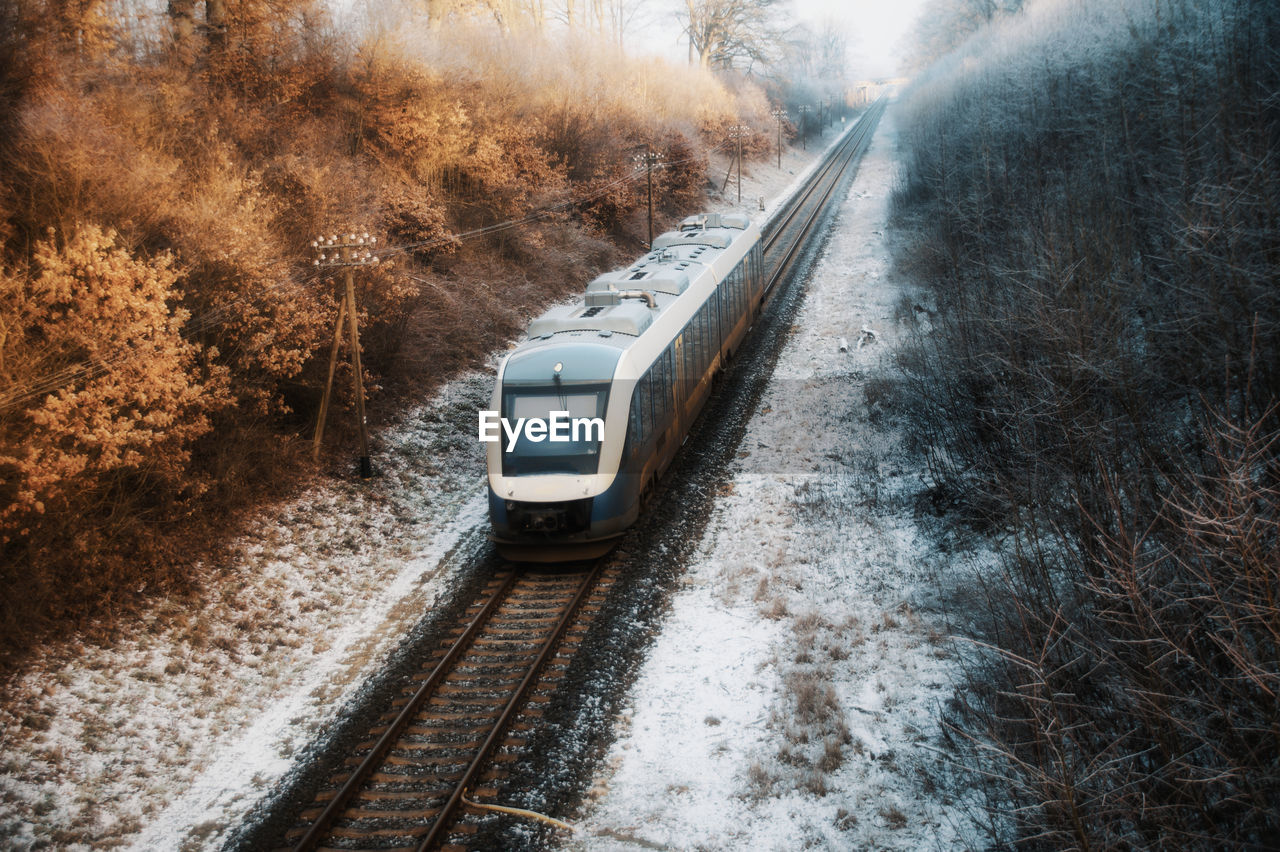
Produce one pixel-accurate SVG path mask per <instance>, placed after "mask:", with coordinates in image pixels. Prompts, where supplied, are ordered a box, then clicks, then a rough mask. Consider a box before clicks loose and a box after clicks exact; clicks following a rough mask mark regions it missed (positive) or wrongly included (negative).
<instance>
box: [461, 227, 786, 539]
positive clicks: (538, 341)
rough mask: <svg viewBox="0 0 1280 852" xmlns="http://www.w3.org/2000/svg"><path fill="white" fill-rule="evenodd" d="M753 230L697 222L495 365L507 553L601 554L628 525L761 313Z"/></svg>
mask: <svg viewBox="0 0 1280 852" xmlns="http://www.w3.org/2000/svg"><path fill="white" fill-rule="evenodd" d="M762 297H763V293H762V282H761V243H760V230H759V228H758V227H756V226H755V225H754V224H753V223H752V222H751V221H750V220H749V219H748V218H747V217H746V216H743V215H737V214H725V215H719V214H714V213H712V214H703V215H699V216H692V217H690V218H688V219H685V220H684V222H682V223H681V224H680V228H679V230H677V231H671V232H669V233H666V234H663V235H662V236H660V237H658V238H657V239H656V240H654V242H653V247H652V249H651V250H650V252H649V253H648V254H647V255H645V256H644V257H642V258H640V259H639V260H637V261H636V262H635V263H634V264H632V265H631V266H629V267H628V268H626V269H622V270H615V271H613V272H608V273H605V274H604V275H601V276H599V277H598V278H596V279H595V280H594V281H592V282H591V283H590V284H589V285H587V291H586V293H585V294H584V296H583V298H582V300H581V301H578V302H575V303H574V304H571V305H561V306H558V307H555V308H552V309H551V310H549V311H547V312H546V313H544V314H543V315H542V316H540V317H538V318H537V319H535V320H533V322H531V323H530V324H529V330H528V337H527V339H526V340H525V341H524V342H523V343H521V344H520V345H519V346H518V347H517V348H516V349H515V350H513V351H512V352H511V353H510V354H508V355H507V357H506V358H505V359H504V360H503V362H502V365H501V367H499V369H498V378H497V385H496V387H495V389H494V393H493V401H492V403H491V408H492V410H491V411H489V412H481V417H480V433H481V437H482V439H484V440H487V441H488V442H489V443H488V445H487V451H488V457H487V461H488V473H489V516H490V520H491V522H492V525H493V538H494V541H495V542H496V543H497V546H498V550H499V552H500V553H502V554H503V555H504V556H506V557H508V558H511V559H517V560H524V561H554V560H559V559H564V558H575V557H576V558H592V557H595V556H599V555H602V554H603V553H605V552H607V551H608V550H609V548H610V547H612V546H613V544H614V542H615V540H616V539H617V537H618V536H620V535H621V534H622V533H623V531H624V530H626V528H627V527H629V526H630V525H631V524H632V523H634V522H635V520H636V517H637V516H638V515H639V512H640V507H641V505H642V503H643V502H644V499H645V497H646V496H647V495H648V493H649V492H650V491H651V490H652V488H653V487H654V485H655V484H656V482H657V480H658V477H659V476H661V474H662V473H663V471H665V470H666V468H667V466H668V465H669V464H670V463H671V460H672V458H674V456H675V454H676V451H677V450H678V449H679V448H680V445H681V444H682V443H683V441H684V438H685V436H686V435H687V434H688V432H689V427H690V426H691V424H692V423H693V420H694V418H695V417H696V416H697V414H698V412H699V411H700V410H701V408H702V406H703V404H704V403H705V402H706V400H707V397H708V395H709V394H710V391H711V383H712V379H713V378H714V377H715V375H716V374H717V373H718V372H719V371H720V370H721V369H722V368H723V365H724V364H725V362H726V361H727V360H728V359H729V357H730V356H731V355H732V354H733V353H734V352H735V351H736V350H737V349H738V346H739V345H740V344H741V342H742V339H743V337H744V336H745V335H746V333H747V330H748V329H749V328H750V327H751V323H752V321H753V319H754V317H755V315H756V313H757V312H758V311H759V308H760V303H761V300H762Z"/></svg>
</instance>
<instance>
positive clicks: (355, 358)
mask: <svg viewBox="0 0 1280 852" xmlns="http://www.w3.org/2000/svg"><path fill="white" fill-rule="evenodd" d="M346 278H347V302H348V303H349V304H350V305H351V310H350V311H349V312H348V313H347V318H348V320H349V322H350V325H351V367H352V370H353V371H354V372H355V378H356V417H357V418H358V419H359V422H360V478H361V479H368V478H369V477H371V476H373V465H372V464H371V463H370V461H369V429H368V426H367V425H366V424H365V421H364V370H363V368H362V367H361V366H360V330H359V328H358V325H357V322H356V285H355V276H354V275H352V273H351V267H350V266H348V267H347V268H346Z"/></svg>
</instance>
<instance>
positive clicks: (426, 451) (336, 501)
mask: <svg viewBox="0 0 1280 852" xmlns="http://www.w3.org/2000/svg"><path fill="white" fill-rule="evenodd" d="M832 138H833V134H832V133H830V132H828V133H827V138H826V139H825V140H823V147H825V145H826V144H828V143H830V141H831V140H832ZM818 147H819V145H818V144H816V140H814V139H811V140H810V145H809V150H808V151H807V152H793V151H787V152H784V157H783V168H782V170H781V171H779V170H778V169H777V168H776V167H775V164H774V162H773V161H769V162H767V163H752V164H749V166H748V167H747V168H745V169H744V173H743V177H744V189H743V194H744V199H749V200H750V201H751V202H752V203H744V204H743V205H742V206H741V207H740V208H738V209H742V210H744V211H746V212H749V213H750V214H752V215H756V216H758V215H759V211H758V209H757V208H758V204H757V203H755V200H756V199H758V198H759V197H760V196H763V197H765V198H767V199H771V201H770V202H769V203H768V204H767V205H766V206H767V207H768V208H769V209H772V207H773V206H774V205H775V204H776V202H777V199H778V197H779V196H780V195H781V194H782V193H783V192H784V188H786V187H789V186H791V185H793V184H794V183H795V182H796V181H798V180H799V179H800V178H801V177H802V176H803V173H804V171H805V169H806V167H807V166H808V164H809V163H811V162H812V161H813V159H814V157H815V155H816V153H817V149H818ZM725 168H727V164H722V163H720V161H718V160H717V161H715V162H713V164H712V172H713V173H717V174H718V175H719V176H720V177H721V178H722V177H723V170H724V169H725ZM729 190H730V192H731V193H734V194H733V195H730V196H729V197H730V198H736V188H735V187H733V186H731V187H730V188H729ZM721 200H723V199H721ZM734 207H735V205H733V204H723V205H721V206H720V209H732V208H734ZM713 209H714V206H713ZM491 382H492V374H491V373H487V374H473V375H469V376H465V377H463V378H460V379H458V380H456V381H454V382H453V383H451V384H450V385H448V386H447V387H445V388H444V389H443V390H442V391H441V392H440V393H439V394H438V395H437V396H436V397H435V398H434V399H432V400H430V401H428V402H427V403H425V404H424V405H423V406H422V407H421V408H419V409H417V410H415V411H413V412H411V413H410V414H409V416H407V417H406V418H405V420H404V421H403V422H402V423H400V424H398V425H397V426H396V427H394V428H392V429H388V430H385V431H383V432H381V433H380V434H379V435H377V436H376V437H375V447H374V451H375V452H374V456H375V466H376V467H377V469H378V476H377V477H376V478H375V479H373V480H371V481H370V482H368V483H360V482H356V481H333V482H329V483H325V484H320V485H317V486H315V487H313V488H311V489H309V490H308V491H306V492H305V493H304V494H302V495H301V496H300V497H298V498H297V499H296V500H293V501H291V502H289V503H287V504H285V505H282V506H279V507H275V508H273V509H271V510H269V511H267V512H266V513H265V515H264V517H263V518H262V519H261V521H260V522H259V523H257V524H256V525H255V527H254V528H253V529H251V530H249V531H247V532H246V533H245V534H244V536H243V537H242V538H241V539H240V541H239V542H238V543H237V544H236V546H235V548H234V550H233V555H232V557H231V558H230V560H229V561H228V564H227V566H226V567H225V568H224V569H222V570H221V571H220V573H219V575H218V578H217V580H216V581H215V582H214V583H212V584H211V586H210V588H209V589H208V591H207V593H206V594H205V595H204V597H203V599H201V600H199V601H187V600H159V601H157V603H156V604H155V606H154V608H153V609H152V610H151V611H150V612H148V613H146V614H145V615H143V616H142V617H140V618H138V619H136V620H135V621H132V622H130V623H128V624H125V625H123V626H122V629H121V630H120V634H121V635H123V636H126V637H128V638H124V639H121V640H119V641H117V642H115V643H113V644H110V645H103V644H90V643H87V642H86V641H84V640H83V639H81V638H79V637H75V636H72V637H69V638H68V639H66V640H65V641H63V642H58V643H52V644H49V645H47V646H46V647H44V648H43V649H41V650H40V651H39V653H38V654H37V655H36V657H35V660H34V662H33V663H32V664H31V665H30V666H29V667H28V668H27V670H26V671H25V672H24V673H22V674H21V675H19V676H18V677H16V678H15V679H13V680H12V681H10V682H8V683H6V684H4V685H3V687H2V689H3V691H2V693H0V847H3V848H6V849H15V850H20V849H33V848H57V849H67V850H81V849H89V848H93V849H102V848H131V849H135V850H166V852H167V850H177V849H183V850H212V849H218V848H220V847H221V846H222V845H223V844H224V843H225V842H226V841H227V839H228V837H229V835H230V833H231V832H232V831H233V830H234V829H235V827H236V826H237V825H238V824H239V823H240V822H241V821H242V820H243V819H244V817H245V815H246V814H248V813H249V812H250V811H251V810H252V808H253V807H254V805H255V804H257V803H259V802H261V801H262V800H264V799H265V798H266V797H268V796H269V795H270V794H271V793H272V792H273V791H274V789H275V787H276V786H277V785H278V784H279V782H280V780H281V779H282V778H283V777H284V775H285V774H286V773H287V772H288V771H289V769H290V768H291V766H292V762H293V758H294V757H295V756H296V755H298V754H300V753H301V751H302V750H303V749H304V748H305V747H306V746H307V744H308V743H310V742H312V741H313V740H314V738H315V737H316V735H317V734H318V732H320V731H323V730H325V728H326V726H328V725H329V724H330V723H331V722H332V720H334V719H336V718H339V717H340V716H341V715H342V713H343V711H344V708H346V707H348V706H350V705H351V704H352V703H353V701H354V700H355V699H356V698H357V697H358V696H359V694H360V690H361V688H362V686H363V685H365V684H366V682H367V680H368V678H369V677H370V676H371V675H373V674H375V673H376V672H378V671H379V670H380V669H381V668H382V666H383V665H384V663H385V661H386V660H387V658H388V655H389V654H390V653H391V652H392V651H393V650H394V649H395V647H396V646H397V644H398V643H399V641H400V640H401V639H402V638H403V636H404V635H405V632H406V631H407V630H408V629H409V628H410V627H411V626H412V625H413V624H414V623H416V622H417V621H418V620H419V618H420V617H421V615H422V613H423V612H424V611H426V610H427V609H429V608H430V607H431V606H432V605H433V604H434V603H435V602H436V601H438V600H441V599H443V598H445V597H447V595H448V594H449V589H450V586H451V584H452V583H453V582H454V581H455V579H456V577H455V575H454V573H453V572H454V571H455V570H456V568H457V565H458V564H459V563H460V562H461V560H458V559H454V560H448V561H447V560H445V559H444V556H445V555H446V554H447V553H448V552H449V551H450V550H451V549H453V548H455V547H457V546H461V547H462V548H464V549H465V548H467V547H473V546H476V540H477V538H478V537H482V536H483V533H484V532H485V530H486V522H487V518H486V517H485V512H486V506H485V500H484V490H483V478H482V477H483V467H484V463H483V454H482V452H481V450H480V446H481V445H480V444H479V443H478V442H477V441H476V439H475V431H474V429H475V422H476V421H475V416H476V415H475V412H476V411H477V410H478V409H479V408H483V407H486V406H487V404H488V398H489V392H490V389H491ZM770 629H776V626H775V625H773V624H772V623H769V624H756V625H754V626H750V628H749V630H747V631H746V632H745V633H744V635H745V636H746V637H747V640H746V641H748V642H750V643H756V644H758V643H759V642H760V641H761V640H760V638H759V635H760V632H761V631H767V630H770ZM723 712H724V714H725V717H726V718H732V717H731V716H730V715H729V710H728V709H726V710H725V711H723Z"/></svg>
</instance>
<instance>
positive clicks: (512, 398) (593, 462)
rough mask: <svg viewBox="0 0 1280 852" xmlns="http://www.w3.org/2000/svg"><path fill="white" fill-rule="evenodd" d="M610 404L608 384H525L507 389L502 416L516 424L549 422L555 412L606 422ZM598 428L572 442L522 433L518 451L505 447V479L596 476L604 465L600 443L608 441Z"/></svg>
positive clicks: (508, 386)
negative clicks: (542, 475)
mask: <svg viewBox="0 0 1280 852" xmlns="http://www.w3.org/2000/svg"><path fill="white" fill-rule="evenodd" d="M608 402H609V386H608V385H581V386H578V385H570V386H567V387H560V386H555V385H550V386H549V385H524V384H511V385H507V386H506V387H504V388H503V393H502V416H503V417H505V418H507V419H508V420H510V421H512V422H515V421H516V420H517V419H519V418H521V417H524V418H530V417H537V418H541V419H548V418H549V417H550V416H551V412H553V411H566V412H568V415H569V419H570V420H574V419H579V418H584V419H593V418H600V420H601V422H603V418H604V413H605V408H606V406H607V405H608ZM600 431H601V430H599V429H597V428H582V429H581V431H580V432H579V433H578V434H577V435H572V433H571V435H572V437H574V438H577V440H570V441H547V440H542V441H531V440H529V438H528V436H527V435H526V434H525V432H524V431H523V430H522V431H521V432H520V436H519V437H518V438H517V439H516V445H515V449H513V450H512V451H510V452H508V451H507V447H506V442H505V441H504V442H503V444H502V473H503V475H504V476H525V475H528V474H534V473H576V474H591V473H595V472H596V470H597V468H598V467H599V463H600V444H601V442H602V441H603V439H604V435H603V434H598V433H599V432H600Z"/></svg>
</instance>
